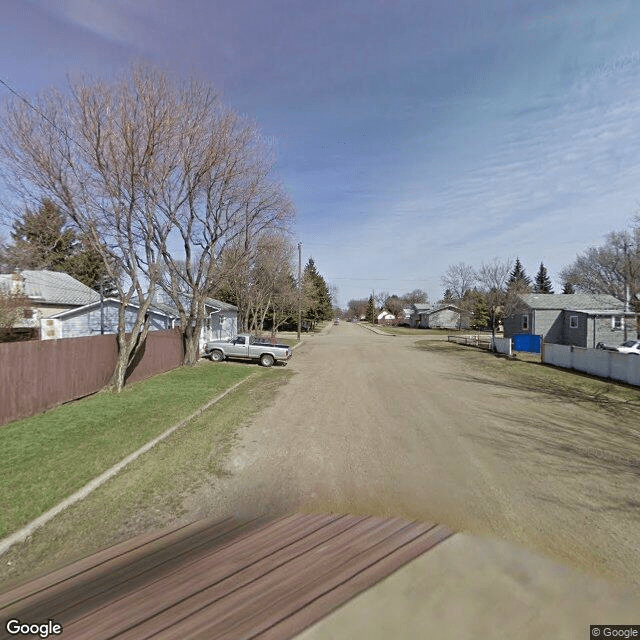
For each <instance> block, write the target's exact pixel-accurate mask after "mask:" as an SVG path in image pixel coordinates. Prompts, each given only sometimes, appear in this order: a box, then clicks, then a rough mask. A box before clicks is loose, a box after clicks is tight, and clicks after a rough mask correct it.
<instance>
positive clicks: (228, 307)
mask: <svg viewBox="0 0 640 640" xmlns="http://www.w3.org/2000/svg"><path fill="white" fill-rule="evenodd" d="M205 304H207V305H208V306H210V307H216V309H220V311H237V310H238V307H236V306H235V305H232V304H229V303H228V302H222V300H216V298H207V299H206V300H205Z"/></svg>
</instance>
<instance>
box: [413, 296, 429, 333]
mask: <svg viewBox="0 0 640 640" xmlns="http://www.w3.org/2000/svg"><path fill="white" fill-rule="evenodd" d="M431 308H432V307H431V303H430V302H424V303H423V302H416V303H414V304H412V305H411V307H409V309H410V316H409V325H410V326H412V327H419V326H420V316H421V315H422V314H423V313H425V312H428V311H430V310H431Z"/></svg>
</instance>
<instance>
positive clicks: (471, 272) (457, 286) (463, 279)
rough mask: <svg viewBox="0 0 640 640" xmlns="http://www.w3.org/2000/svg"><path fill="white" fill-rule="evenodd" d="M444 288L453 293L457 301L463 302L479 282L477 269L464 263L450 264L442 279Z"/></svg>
mask: <svg viewBox="0 0 640 640" xmlns="http://www.w3.org/2000/svg"><path fill="white" fill-rule="evenodd" d="M441 282H442V286H443V287H444V288H445V289H448V290H450V291H451V294H452V295H453V298H454V299H455V300H462V299H463V298H464V295H465V293H467V291H471V289H473V287H474V285H475V284H476V282H477V274H476V271H475V269H474V268H473V267H472V266H471V265H468V264H465V263H464V262H458V263H457V264H450V265H449V267H448V268H447V271H446V272H445V274H444V275H443V276H442V278H441Z"/></svg>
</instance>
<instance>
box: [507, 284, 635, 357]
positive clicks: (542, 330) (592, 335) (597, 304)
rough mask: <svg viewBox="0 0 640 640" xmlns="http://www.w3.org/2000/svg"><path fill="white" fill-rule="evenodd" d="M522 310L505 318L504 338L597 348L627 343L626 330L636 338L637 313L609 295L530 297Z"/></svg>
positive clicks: (525, 299) (521, 298)
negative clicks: (520, 336) (538, 337)
mask: <svg viewBox="0 0 640 640" xmlns="http://www.w3.org/2000/svg"><path fill="white" fill-rule="evenodd" d="M519 298H520V301H521V307H522V308H521V309H520V310H519V311H518V312H516V313H513V314H511V315H510V316H507V317H505V319H504V337H505V338H513V336H514V335H516V334H531V335H541V336H542V339H543V340H544V342H551V343H554V344H566V345H574V346H576V347H590V348H593V347H595V346H596V345H597V344H598V343H599V342H604V343H606V344H609V345H617V344H620V343H622V342H623V341H624V327H625V323H626V325H627V330H628V331H630V332H631V335H633V336H635V333H636V321H635V313H633V312H625V310H624V303H623V302H621V301H620V300H618V299H617V298H614V297H613V296H610V295H604V294H592V293H573V294H563V293H527V294H523V295H521V296H519Z"/></svg>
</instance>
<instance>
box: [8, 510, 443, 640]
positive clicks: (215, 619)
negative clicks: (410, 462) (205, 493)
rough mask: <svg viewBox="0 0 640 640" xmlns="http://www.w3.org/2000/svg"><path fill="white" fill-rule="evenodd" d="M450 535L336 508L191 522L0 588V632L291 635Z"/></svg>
mask: <svg viewBox="0 0 640 640" xmlns="http://www.w3.org/2000/svg"><path fill="white" fill-rule="evenodd" d="M451 533H452V532H451V531H450V530H449V529H447V528H446V527H443V526H438V525H430V524H423V523H416V522H413V523H410V522H407V521H404V520H400V519H398V518H393V519H380V518H372V517H357V516H339V515H300V514H298V515H292V516H287V517H284V518H280V519H278V520H270V521H265V520H254V521H251V522H238V521H237V520H233V519H227V520H218V521H215V522H214V521H210V520H209V521H200V522H196V523H193V524H190V525H187V526H184V527H181V528H178V529H174V530H171V531H168V532H166V531H165V532H162V533H156V534H152V535H147V536H139V537H137V538H133V539H132V540H129V541H127V542H124V543H121V544H119V545H117V546H115V547H111V548H110V549H106V550H104V551H101V552H99V553H97V554H94V555H92V556H89V557H88V558H85V559H83V560H80V561H78V562H76V563H74V564H72V565H69V566H68V567H65V568H63V569H60V570H58V571H56V572H54V573H51V574H49V575H46V576H44V577H42V578H38V579H36V580H33V581H31V582H29V583H27V584H25V585H22V586H20V587H17V588H15V589H13V590H12V591H9V592H8V593H5V594H2V595H0V622H1V623H2V627H1V629H2V633H6V629H5V624H6V621H7V620H9V619H13V618H15V619H18V620H20V621H21V622H22V623H30V624H31V623H42V622H46V621H47V620H53V621H54V622H56V623H60V624H62V625H63V633H62V635H61V636H50V637H62V638H64V640H71V639H72V638H91V639H92V640H104V639H107V638H117V639H118V640H121V639H122V640H124V639H125V638H127V639H132V640H133V639H135V640H143V639H144V638H167V639H172V638H175V639H176V640H178V639H180V640H183V639H186V638H203V639H207V640H212V639H214V638H216V639H217V638H229V639H233V640H240V639H242V638H247V639H248V638H260V639H267V638H269V639H276V638H278V639H280V638H291V637H293V636H295V635H296V634H297V633H299V632H300V631H302V630H303V629H304V628H306V627H307V626H309V625H311V624H313V623H314V622H316V621H317V620H319V619H320V618H322V617H323V616H325V615H326V614H327V613H329V612H330V611H332V610H333V609H335V608H336V607H338V606H339V605H341V604H342V603H344V602H346V601H347V600H349V599H350V598H352V597H353V596H355V595H356V594H357V593H359V592H361V591H363V590H364V589H366V588H368V587H370V586H371V585H373V584H375V583H376V582H378V581H379V580H381V579H382V578H384V577H386V576H388V575H389V574H391V573H392V572H393V571H395V570H396V569H398V568H399V567H401V566H402V565H403V564H405V563H407V562H408V561H410V560H412V559H414V558H415V557H417V556H419V555H420V554H422V553H424V552H425V551H427V550H428V549H430V548H432V547H433V546H435V545H436V544H438V543H439V542H440V541H442V540H444V539H445V538H447V537H448V536H449V535H451ZM3 637H4V636H3ZM14 637H15V636H14Z"/></svg>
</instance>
